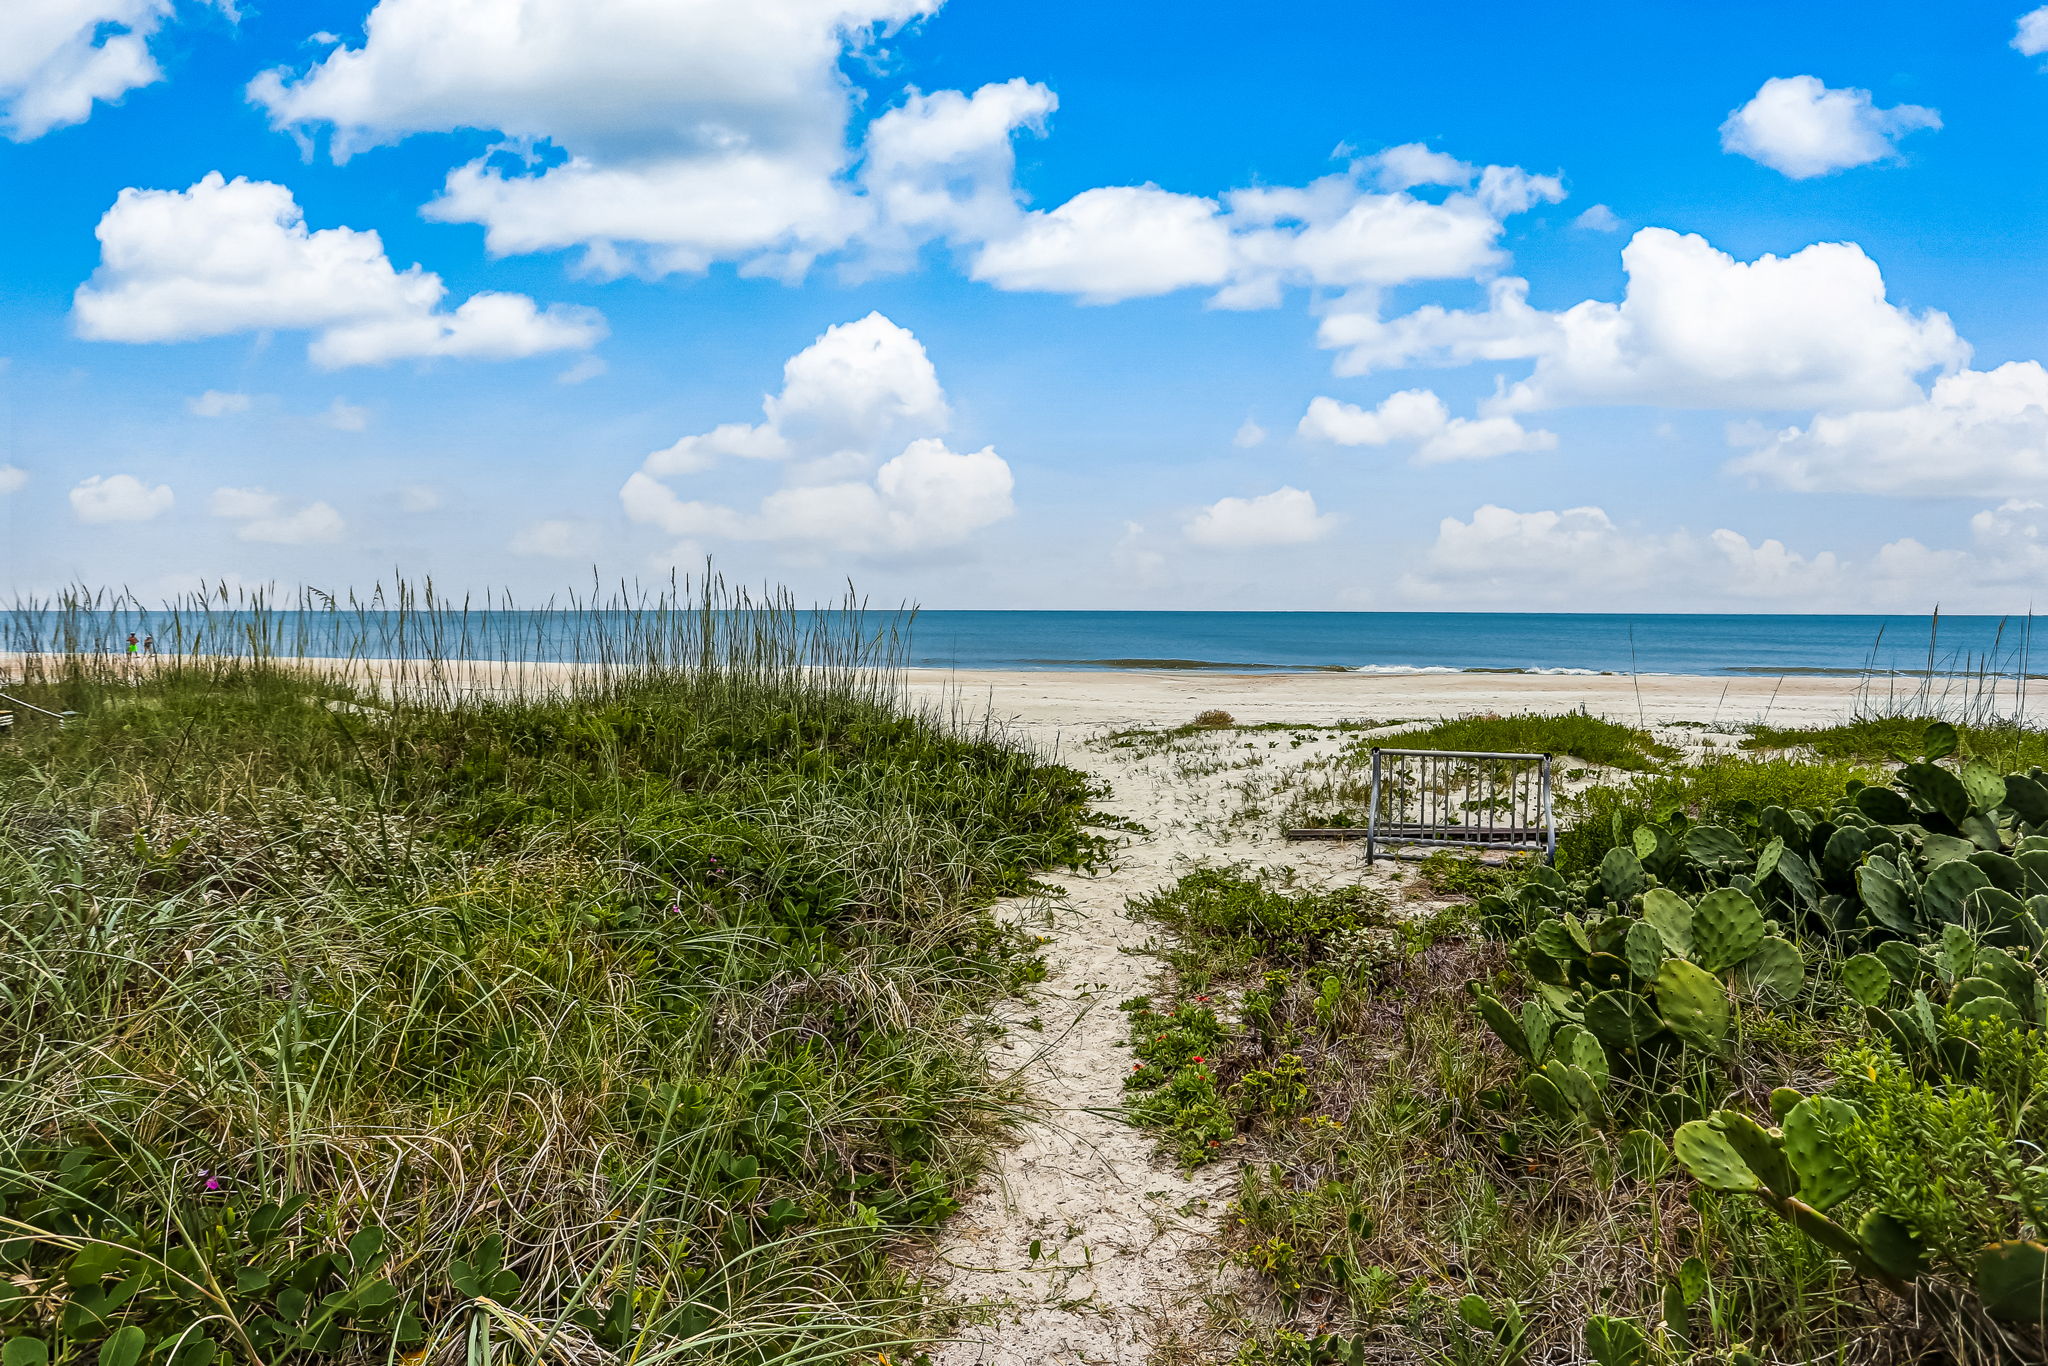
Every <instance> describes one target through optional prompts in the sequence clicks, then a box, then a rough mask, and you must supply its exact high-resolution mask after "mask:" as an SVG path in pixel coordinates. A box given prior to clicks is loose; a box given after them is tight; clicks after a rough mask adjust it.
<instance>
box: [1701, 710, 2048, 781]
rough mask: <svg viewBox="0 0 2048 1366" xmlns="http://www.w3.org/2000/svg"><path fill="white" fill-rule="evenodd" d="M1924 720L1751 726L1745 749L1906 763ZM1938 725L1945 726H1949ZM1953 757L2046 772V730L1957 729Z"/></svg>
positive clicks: (1916, 749)
mask: <svg viewBox="0 0 2048 1366" xmlns="http://www.w3.org/2000/svg"><path fill="white" fill-rule="evenodd" d="M1937 720H1938V718H1935V717H1929V716H1869V717H1860V718H1858V719H1856V720H1854V721H1844V722H1841V723H1839V724H1836V725H1830V726H1767V725H1759V726H1752V727H1751V728H1750V733H1749V736H1748V738H1746V739H1745V740H1744V741H1743V742H1742V747H1743V748H1744V749H1750V750H1788V749H1800V750H1806V751H1810V752H1811V753H1812V754H1814V755H1816V756H1817V757H1819V758H1822V759H1847V760H1854V761H1856V762H1858V763H1863V764H1887V763H1905V762H1909V761H1911V760H1913V759H1915V758H1918V757H1919V756H1920V754H1921V752H1922V749H1923V748H1924V744H1925V737H1926V734H1927V727H1928V726H1929V724H1931V723H1935V722H1936V721H1937ZM1939 724H1942V725H1948V724H1949V723H1948V722H1945V721H1944V722H1940V723H1939ZM1953 729H1954V731H1955V733H1956V739H1957V748H1956V753H1957V754H1959V755H1961V756H1962V757H1963V758H1965V759H1982V760H1983V761H1984V762H1986V763H1988V764H1990V765H1991V766H1992V767H1994V768H1996V769H1999V770H2000V771H2001V772H2008V773H2010V772H2018V771H2023V770H2025V769H2028V768H2032V767H2035V766H2036V765H2040V766H2043V767H2048V731H2043V730H2041V729H2039V728H2037V727H2034V726H2029V725H2025V724H2023V723H2021V722H2018V721H2006V722H1987V723H1984V724H1981V725H1970V724H1960V725H1955V726H1954V727H1953Z"/></svg>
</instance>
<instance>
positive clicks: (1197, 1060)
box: [1190, 1053, 1202, 1062]
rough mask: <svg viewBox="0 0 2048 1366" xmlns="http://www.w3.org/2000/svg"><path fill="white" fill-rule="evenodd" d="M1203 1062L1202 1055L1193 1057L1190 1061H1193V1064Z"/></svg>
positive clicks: (1198, 1054)
mask: <svg viewBox="0 0 2048 1366" xmlns="http://www.w3.org/2000/svg"><path fill="white" fill-rule="evenodd" d="M1201 1060H1202V1055H1201V1054H1200V1053H1197V1054H1195V1056H1194V1057H1193V1058H1192V1059H1190V1061H1192V1062H1200V1061H1201Z"/></svg>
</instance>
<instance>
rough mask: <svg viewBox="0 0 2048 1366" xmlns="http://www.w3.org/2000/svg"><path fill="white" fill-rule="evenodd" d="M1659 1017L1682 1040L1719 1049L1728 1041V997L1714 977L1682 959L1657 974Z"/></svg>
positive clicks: (1668, 961) (1673, 960) (1667, 963)
mask: <svg viewBox="0 0 2048 1366" xmlns="http://www.w3.org/2000/svg"><path fill="white" fill-rule="evenodd" d="M1655 991H1656V997H1657V1015H1658V1018H1660V1019H1662V1020H1663V1021H1664V1023H1665V1025H1666V1026H1667V1027H1668V1028H1669V1029H1670V1030H1671V1032H1672V1033H1673V1034H1676V1035H1677V1036H1678V1037H1679V1038H1681V1039H1683V1040H1685V1041H1686V1042H1687V1043H1689V1044H1694V1045H1696V1046H1698V1047H1700V1048H1713V1049H1718V1048H1719V1047H1720V1046H1721V1044H1722V1043H1723V1042H1724V1041H1725V1040H1726V1039H1727V1037H1728V993H1727V991H1726V989H1724V988H1723V987H1722V985H1721V983H1720V981H1719V979H1717V978H1716V977H1715V976H1714V975H1713V974H1712V973H1710V972H1708V971H1706V970H1705V969H1704V968H1701V967H1699V966H1698V965H1697V964H1693V963H1688V962H1686V961H1685V960H1684V959H1683V958H1667V959H1666V960H1665V961H1664V966H1663V967H1661V968H1659V969H1658V970H1657V981H1656V986H1655Z"/></svg>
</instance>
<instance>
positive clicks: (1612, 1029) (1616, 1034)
mask: <svg viewBox="0 0 2048 1366" xmlns="http://www.w3.org/2000/svg"><path fill="white" fill-rule="evenodd" d="M1586 1028H1588V1029H1590V1030H1592V1031H1593V1033H1594V1034H1595V1035H1597V1036H1598V1037H1599V1039H1600V1042H1602V1043H1604V1044H1606V1045H1607V1046H1608V1047H1609V1048H1623V1049H1628V1048H1640V1047H1642V1046H1643V1044H1645V1043H1647V1042H1648V1041H1649V1040H1650V1039H1652V1038H1654V1037H1655V1036H1657V1035H1659V1034H1661V1033H1663V1032H1664V1021H1663V1020H1662V1019H1660V1018H1658V1015H1657V1012H1656V1011H1655V1010H1653V1009H1652V1008H1651V1006H1650V1003H1649V1002H1648V1001H1646V1000H1644V999H1643V998H1642V997H1641V996H1639V995H1637V994H1636V993H1635V992H1633V991H1603V992H1601V993H1600V994H1599V995H1598V996H1595V997H1594V998H1593V999H1592V1000H1590V1001H1588V1002H1586Z"/></svg>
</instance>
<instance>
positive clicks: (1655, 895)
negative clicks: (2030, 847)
mask: <svg viewBox="0 0 2048 1366" xmlns="http://www.w3.org/2000/svg"><path fill="white" fill-rule="evenodd" d="M2043 857H2044V858H2048V855H2044V856H2043ZM1643 921H1644V923H1645V924H1647V925H1650V926H1651V927H1653V928H1654V929H1655V930H1656V931H1657V937H1658V938H1660V939H1662V940H1663V941H1664V951H1665V952H1666V953H1668V954H1671V955H1672V956H1674V957H1677V958H1690V957H1692V903H1691V902H1690V901H1687V900H1686V899H1685V898H1684V897H1682V896H1680V895H1679V894H1678V893H1676V892H1674V891H1672V890H1671V889H1670V888H1668V887H1654V888H1652V889H1651V890H1649V891H1647V892H1645V893H1643Z"/></svg>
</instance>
